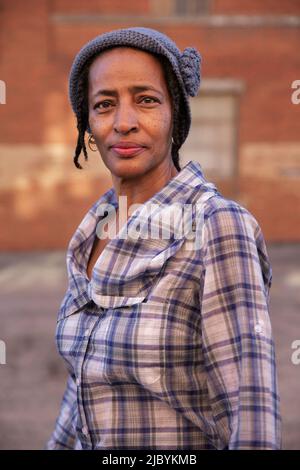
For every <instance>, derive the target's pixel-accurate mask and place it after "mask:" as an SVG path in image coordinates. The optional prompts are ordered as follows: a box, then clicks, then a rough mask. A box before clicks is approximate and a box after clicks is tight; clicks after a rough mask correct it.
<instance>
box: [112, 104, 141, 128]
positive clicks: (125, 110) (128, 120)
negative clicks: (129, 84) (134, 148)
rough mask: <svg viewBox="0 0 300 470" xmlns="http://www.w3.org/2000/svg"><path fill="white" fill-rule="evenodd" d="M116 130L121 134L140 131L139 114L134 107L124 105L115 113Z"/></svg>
mask: <svg viewBox="0 0 300 470" xmlns="http://www.w3.org/2000/svg"><path fill="white" fill-rule="evenodd" d="M114 117H115V119H114V130H115V131H116V132H118V133H120V134H127V133H128V132H129V131H132V130H137V129H138V120H137V114H136V111H135V109H134V108H133V106H131V105H129V104H127V103H123V104H119V105H118V106H117V109H116V111H115V116H114Z"/></svg>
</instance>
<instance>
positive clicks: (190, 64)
mask: <svg viewBox="0 0 300 470" xmlns="http://www.w3.org/2000/svg"><path fill="white" fill-rule="evenodd" d="M201 61H202V58H201V55H200V54H199V52H198V51H197V49H195V48H194V47H187V48H186V49H184V51H183V53H182V54H181V58H180V72H181V74H182V77H183V81H184V84H185V89H186V91H187V93H188V95H189V96H196V95H197V93H198V91H199V87H200V80H201V74H200V66H201Z"/></svg>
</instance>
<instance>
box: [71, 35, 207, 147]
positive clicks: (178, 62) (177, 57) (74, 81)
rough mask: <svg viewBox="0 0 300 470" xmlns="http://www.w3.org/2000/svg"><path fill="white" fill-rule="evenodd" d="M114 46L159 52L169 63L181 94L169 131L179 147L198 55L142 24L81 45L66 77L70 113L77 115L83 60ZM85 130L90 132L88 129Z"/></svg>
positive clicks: (195, 86)
mask: <svg viewBox="0 0 300 470" xmlns="http://www.w3.org/2000/svg"><path fill="white" fill-rule="evenodd" d="M117 46H127V47H134V48H137V49H141V50H144V51H149V52H150V53H151V52H152V53H154V54H159V55H162V56H164V57H166V58H167V59H168V61H169V62H170V64H171V67H172V70H173V72H174V74H175V76H176V78H177V81H178V87H179V91H180V94H181V97H182V99H181V103H180V109H179V113H180V116H177V122H178V125H177V126H176V127H177V128H176V129H175V128H174V132H173V139H174V141H175V142H176V146H177V148H180V147H181V145H182V144H183V143H184V141H185V140H186V138H187V135H188V133H189V129H190V125H191V111H190V105H189V96H196V95H197V93H198V90H199V86H200V66H201V56H200V54H199V52H198V51H197V50H196V49H195V48H193V47H187V48H186V49H185V50H184V51H183V53H181V52H180V50H179V49H178V47H177V46H176V44H175V42H174V41H172V40H171V39H170V38H169V37H168V36H166V35H165V34H163V33H161V32H159V31H156V30H155V29H151V28H143V27H134V28H126V29H117V30H113V31H110V32H108V33H104V34H101V35H99V36H97V37H95V38H94V39H92V40H91V41H89V42H88V43H87V44H85V46H83V48H82V49H81V50H80V51H79V52H78V54H77V55H76V57H75V59H74V62H73V64H72V67H71V71H70V77H69V96H70V102H71V105H72V108H73V111H74V113H75V114H76V115H78V113H79V111H80V109H79V105H78V102H77V85H78V79H79V77H80V75H81V73H82V71H83V69H84V67H85V65H86V63H87V61H89V60H90V59H91V58H92V57H94V56H95V57H96V56H97V55H98V54H99V53H100V52H102V51H104V50H105V49H109V48H112V47H117ZM87 130H88V132H90V129H89V128H88V129H87Z"/></svg>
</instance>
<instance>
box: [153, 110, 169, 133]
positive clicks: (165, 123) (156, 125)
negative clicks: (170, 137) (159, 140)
mask: <svg viewBox="0 0 300 470" xmlns="http://www.w3.org/2000/svg"><path fill="white" fill-rule="evenodd" d="M152 129H153V131H154V133H155V134H156V135H158V134H160V135H162V134H168V132H169V131H170V130H171V116H170V115H168V114H165V113H164V114H163V115H160V116H158V117H157V118H155V119H153V120H152Z"/></svg>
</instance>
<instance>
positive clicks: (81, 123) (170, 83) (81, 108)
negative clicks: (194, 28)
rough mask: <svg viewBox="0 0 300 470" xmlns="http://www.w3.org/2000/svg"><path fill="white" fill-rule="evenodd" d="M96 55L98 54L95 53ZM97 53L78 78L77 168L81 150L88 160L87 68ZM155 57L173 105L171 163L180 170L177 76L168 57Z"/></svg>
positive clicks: (75, 162)
mask: <svg viewBox="0 0 300 470" xmlns="http://www.w3.org/2000/svg"><path fill="white" fill-rule="evenodd" d="M97 55H98V54H97ZM97 55H95V56H93V57H91V58H90V59H89V60H88V61H87V62H86V64H85V67H84V69H83V71H82V73H81V75H80V77H79V79H78V85H77V109H76V118H77V130H78V138H77V145H76V149H75V155H74V158H73V161H74V164H75V166H76V167H77V168H79V169H82V166H81V165H80V163H79V162H78V159H79V156H80V154H81V151H82V152H83V154H84V158H85V161H87V160H88V153H87V150H86V146H85V140H84V136H85V132H86V131H87V129H88V122H89V121H88V119H89V110H88V75H89V68H90V65H91V63H92V62H93V61H94V59H95V58H96V57H97ZM152 55H154V56H155V57H157V59H158V60H159V61H160V63H161V65H162V67H163V71H164V75H165V80H166V84H167V88H168V91H169V93H170V96H171V99H172V105H173V142H172V150H171V153H172V160H173V163H174V165H175V167H176V169H177V170H178V171H180V170H181V168H180V165H179V148H180V145H179V144H178V142H176V139H175V138H174V135H175V136H176V135H178V133H177V131H176V130H177V129H178V124H179V109H180V103H181V101H182V96H181V93H180V88H179V85H178V82H177V78H176V76H175V74H174V72H173V70H172V66H171V64H170V63H169V61H168V59H166V57H164V56H162V55H158V54H153V53H152Z"/></svg>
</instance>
